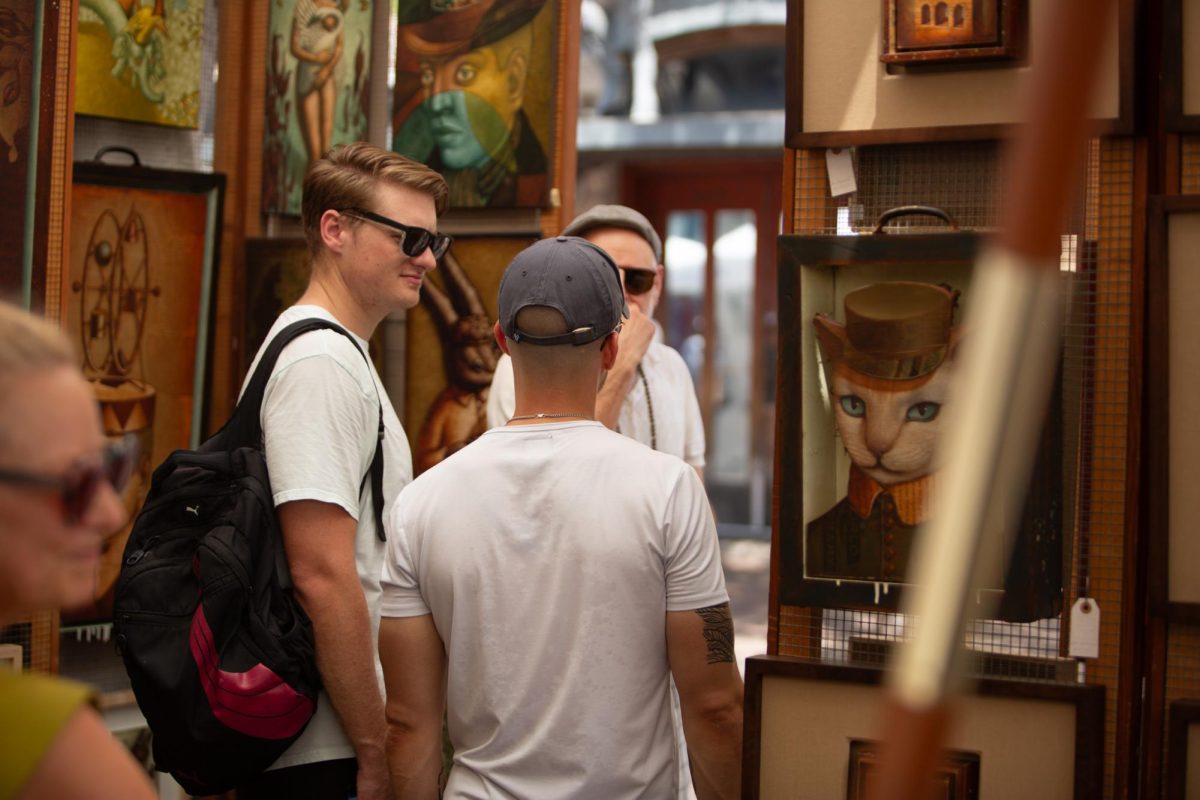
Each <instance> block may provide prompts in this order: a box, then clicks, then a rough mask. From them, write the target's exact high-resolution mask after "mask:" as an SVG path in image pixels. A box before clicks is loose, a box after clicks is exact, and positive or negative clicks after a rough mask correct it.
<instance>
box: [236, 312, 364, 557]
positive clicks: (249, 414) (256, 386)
mask: <svg viewBox="0 0 1200 800" xmlns="http://www.w3.org/2000/svg"><path fill="white" fill-rule="evenodd" d="M316 330H331V331H337V332H338V333H340V334H342V335H343V336H345V337H346V338H347V339H349V340H350V342H351V343H352V344H353V345H354V349H356V350H358V352H359V355H361V356H362V357H363V359H364V360H366V361H367V368H368V370H369V369H370V365H371V362H370V359H368V357H367V354H366V353H365V352H364V351H363V349H362V346H361V345H359V343H358V340H357V339H355V338H354V335H353V334H352V333H350V332H349V331H348V330H346V329H345V328H343V327H342V326H341V325H338V324H337V323H336V322H330V321H329V320H326V319H321V318H319V317H310V318H308V319H302V320H298V321H296V322H293V323H291V324H290V325H288V326H287V327H286V328H284V329H283V330H281V331H280V332H279V333H277V334H276V335H275V337H274V338H273V339H271V343H270V344H269V345H267V349H266V350H264V351H263V354H262V358H260V359H259V361H258V366H256V367H255V368H254V374H253V375H251V376H250V382H249V383H247V384H246V391H245V392H243V393H242V397H241V399H240V400H239V401H238V404H237V408H235V409H234V411H233V416H231V417H230V418H229V422H227V423H226V424H225V427H224V428H222V429H221V430H220V432H218V433H217V436H218V437H222V442H221V446H223V447H226V448H230V449H232V448H233V447H237V446H249V447H256V448H260V447H262V419H261V415H262V401H263V395H264V394H265V393H266V390H267V382H268V381H269V380H270V379H271V373H272V371H274V369H275V362H277V361H278V360H279V355H280V353H282V352H283V348H285V347H287V346H288V345H289V344H291V343H292V341H293V340H295V339H296V338H298V337H300V336H303V335H304V334H306V333H309V332H311V331H316ZM375 399H376V402H377V403H378V405H379V425H378V428H377V433H376V438H375V455H374V457H373V458H372V459H371V468H370V470H369V471H368V473H367V475H364V476H363V481H362V482H363V483H364V484H365V483H366V480H367V477H368V475H369V476H370V478H371V500H372V505H373V506H374V512H375V532H376V535H377V536H378V537H379V540H380V541H381V542H382V541H386V535H385V534H384V531H383V400H382V398H381V397H380V395H379V392H378V387H377V391H376V398H375ZM214 438H216V437H214ZM360 491H361V485H360Z"/></svg>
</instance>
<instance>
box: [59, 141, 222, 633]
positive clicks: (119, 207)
mask: <svg viewBox="0 0 1200 800" xmlns="http://www.w3.org/2000/svg"><path fill="white" fill-rule="evenodd" d="M135 159H136V157H135ZM224 189H225V176H224V175H218V174H210V173H195V172H177V171H173V170H159V169H148V168H145V167H142V166H140V165H138V164H136V163H135V165H134V166H116V165H113V164H108V163H100V162H95V161H92V162H76V164H75V170H74V180H73V183H72V188H71V211H72V214H71V229H70V231H71V232H70V239H69V250H68V252H69V254H70V255H69V259H68V262H67V266H66V267H65V269H64V280H63V285H62V296H61V306H62V308H63V309H64V314H63V323H64V325H63V327H64V328H65V329H66V332H67V335H68V337H70V338H71V339H72V340H74V341H75V342H76V343H77V345H78V347H79V349H80V352H81V356H82V359H81V365H80V366H81V367H82V369H83V371H84V375H85V377H87V378H88V379H89V381H90V382H91V383H92V385H93V387H94V388H95V391H96V395H97V399H98V401H99V403H100V410H101V417H102V421H103V425H104V430H105V434H106V435H107V436H109V437H112V438H125V437H132V438H134V439H136V440H137V441H138V443H139V445H140V448H139V450H140V453H139V459H138V464H137V466H136V467H135V470H134V476H133V478H132V479H131V480H130V481H129V484H128V485H127V486H126V488H125V490H124V492H123V494H122V499H123V501H124V503H125V505H126V510H127V511H128V512H129V513H130V515H131V516H132V515H133V514H135V513H136V512H137V510H138V509H139V508H140V507H141V502H142V500H143V498H144V497H145V493H146V491H147V490H148V489H149V479H150V474H151V472H152V471H153V469H154V467H156V466H157V465H158V464H160V463H161V462H162V461H163V460H164V459H165V458H166V457H167V455H169V454H170V453H171V451H173V450H175V449H177V448H181V447H192V448H194V447H196V446H198V445H199V444H200V442H201V441H202V440H203V438H204V436H205V434H206V430H205V424H206V423H205V420H206V414H205V410H206V404H207V402H208V386H209V384H210V382H211V378H212V376H211V371H212V348H213V325H214V319H215V306H216V304H215V300H214V297H215V278H216V274H217V264H218V263H219V261H220V253H219V249H220V229H221V219H222V217H221V211H222V201H223V196H224ZM131 525H132V521H131V523H130V525H127V526H126V527H125V528H124V529H123V530H121V531H118V532H116V533H114V534H113V535H112V537H111V538H110V539H109V540H108V541H107V542H106V551H105V554H104V556H103V557H102V558H101V560H100V563H99V565H98V567H97V581H96V583H97V591H96V598H95V603H94V604H93V605H92V606H91V607H89V608H85V609H81V610H79V611H77V612H72V613H71V614H70V615H64V617H63V619H64V623H66V622H75V623H82V622H92V623H94V622H102V621H106V620H107V619H108V618H109V617H110V616H111V604H112V587H113V584H114V583H115V580H116V573H117V571H118V569H119V565H120V561H121V558H122V554H123V550H124V544H125V540H126V539H127V538H128V535H129V531H130V527H131Z"/></svg>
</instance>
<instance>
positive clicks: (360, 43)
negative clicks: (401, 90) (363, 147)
mask: <svg viewBox="0 0 1200 800" xmlns="http://www.w3.org/2000/svg"><path fill="white" fill-rule="evenodd" d="M374 13H375V12H374V10H373V3H372V2H371V0H272V2H271V18H270V22H269V24H268V41H267V85H266V109H265V113H266V125H265V126H264V132H263V186H262V198H263V200H262V202H263V211H266V212H273V213H279V214H290V215H298V214H299V213H300V190H301V188H302V185H303V183H304V173H305V172H306V171H307V169H308V165H309V164H310V163H312V162H313V161H314V160H316V159H317V158H320V157H321V155H322V154H324V153H326V152H328V150H329V149H330V148H331V147H333V146H334V145H336V144H348V143H350V142H357V141H361V140H363V139H366V138H367V109H368V106H369V99H370V77H371V76H370V68H371V31H372V18H373V16H374Z"/></svg>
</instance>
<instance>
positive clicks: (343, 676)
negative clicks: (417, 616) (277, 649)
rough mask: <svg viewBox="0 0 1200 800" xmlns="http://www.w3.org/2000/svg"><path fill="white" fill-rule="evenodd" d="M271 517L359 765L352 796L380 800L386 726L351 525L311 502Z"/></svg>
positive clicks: (335, 509)
mask: <svg viewBox="0 0 1200 800" xmlns="http://www.w3.org/2000/svg"><path fill="white" fill-rule="evenodd" d="M278 514H279V524H280V527H281V528H282V529H283V544H284V550H285V552H286V553H287V560H288V568H289V569H290V570H291V573H292V583H293V585H294V587H295V593H296V600H297V601H299V603H300V606H301V607H302V608H303V609H304V611H305V612H306V613H307V614H308V616H309V618H310V619H311V620H312V624H313V634H314V636H315V638H316V649H317V670H318V671H319V672H320V673H321V681H322V683H323V684H324V686H325V692H326V693H327V694H328V695H329V700H330V702H331V703H332V704H333V710H334V711H336V712H337V715H338V718H339V719H340V720H341V722H342V729H343V730H344V731H345V732H346V737H347V738H348V739H349V740H350V744H351V745H352V746H353V747H354V754H355V756H356V757H357V759H358V796H359V798H360V800H368V798H369V799H370V800H376V798H380V799H382V798H385V797H387V794H388V779H387V764H386V762H385V758H384V736H385V731H386V723H385V722H384V717H383V698H382V697H380V695H379V688H378V682H377V679H376V676H375V650H374V648H373V647H372V642H371V621H370V617H369V615H368V612H367V601H366V598H365V597H364V596H363V592H362V584H361V583H359V579H358V569H357V566H356V564H355V557H354V539H355V531H356V529H357V527H358V523H356V522H355V520H354V518H353V517H351V516H350V515H349V514H347V513H346V512H345V511H344V510H343V509H342V508H340V507H339V506H336V505H333V504H331V503H322V502H319V501H316V500H298V501H295V502H291V503H285V504H284V505H282V506H279V508H278Z"/></svg>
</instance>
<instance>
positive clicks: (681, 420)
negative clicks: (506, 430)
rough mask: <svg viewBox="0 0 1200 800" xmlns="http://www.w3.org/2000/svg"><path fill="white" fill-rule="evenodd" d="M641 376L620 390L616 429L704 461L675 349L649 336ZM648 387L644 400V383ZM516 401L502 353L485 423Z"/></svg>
mask: <svg viewBox="0 0 1200 800" xmlns="http://www.w3.org/2000/svg"><path fill="white" fill-rule="evenodd" d="M642 372H644V373H645V375H646V380H645V381H644V382H643V381H642V379H641V378H640V377H639V378H637V379H636V381H635V383H634V384H633V388H632V389H631V390H630V391H629V393H628V394H627V395H625V400H624V401H623V402H622V403H621V411H620V414H619V415H618V417H617V428H618V430H619V431H620V432H621V433H623V434H625V435H626V436H629V437H630V438H633V439H636V440H637V441H639V442H641V443H642V444H644V445H646V446H650V444H651V439H652V438H653V440H654V449H656V450H658V451H660V452H663V453H670V454H671V455H673V456H678V457H679V458H682V459H683V460H684V461H686V462H687V463H689V464H691V465H692V466H693V467H703V466H704V420H703V419H702V418H701V416H700V403H699V401H697V400H696V389H695V387H694V386H693V385H692V375H691V373H690V372H688V368H687V364H686V363H685V362H684V360H683V357H682V356H681V355H679V353H677V352H675V351H674V350H672V349H671V348H670V347H667V346H666V345H665V344H662V343H661V342H659V341H658V334H656V335H655V341H653V342H651V344H650V348H649V349H648V350H647V351H646V355H645V356H644V357H643V358H642ZM647 387H649V390H650V391H649V401H647V399H646V398H647V392H646V389H647ZM516 406H517V395H516V389H515V387H514V381H513V368H512V359H510V358H509V357H508V356H501V357H500V360H499V362H498V363H497V364H496V371H495V373H494V374H493V375H492V388H491V391H490V392H488V405H487V415H488V427H489V428H496V427H499V426H501V425H503V424H504V423H506V422H508V421H509V420H510V419H512V415H513V413H514V409H515V408H516ZM652 408H653V411H654V436H653V437H651V435H650V411H651V409H652Z"/></svg>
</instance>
